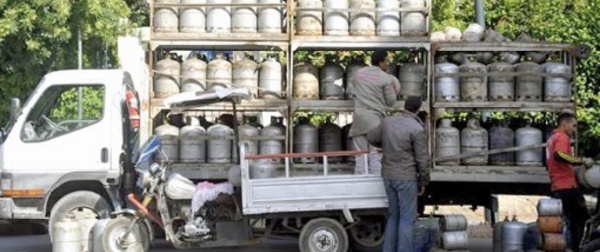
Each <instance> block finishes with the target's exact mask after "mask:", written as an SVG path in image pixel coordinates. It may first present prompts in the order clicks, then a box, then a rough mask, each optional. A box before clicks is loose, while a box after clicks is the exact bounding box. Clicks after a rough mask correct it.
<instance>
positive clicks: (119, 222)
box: [100, 216, 150, 252]
mask: <svg viewBox="0 0 600 252" xmlns="http://www.w3.org/2000/svg"><path fill="white" fill-rule="evenodd" d="M132 221H135V224H134V225H133V228H132V230H131V232H129V234H128V235H127V236H125V233H126V232H127V229H128V228H129V226H130V225H131V222H132ZM100 241H101V244H100V245H101V246H102V248H100V249H101V250H100V251H106V252H125V251H127V252H132V251H135V252H146V251H148V250H150V237H149V232H148V229H147V228H146V226H145V225H144V224H143V223H142V222H140V221H137V220H135V219H133V217H122V216H121V217H117V218H114V219H111V220H110V221H109V222H108V223H107V224H106V227H105V228H104V231H103V232H102V235H101V240H100Z"/></svg>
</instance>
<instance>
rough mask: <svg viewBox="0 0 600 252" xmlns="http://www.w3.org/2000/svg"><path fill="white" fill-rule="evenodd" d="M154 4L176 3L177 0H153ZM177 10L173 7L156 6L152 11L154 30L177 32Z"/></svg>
mask: <svg viewBox="0 0 600 252" xmlns="http://www.w3.org/2000/svg"><path fill="white" fill-rule="evenodd" d="M154 3H156V4H178V3H179V0H155V1H154ZM178 15H179V11H178V10H177V8H174V7H164V8H156V9H155V11H154V32H177V30H178V25H179V18H178Z"/></svg>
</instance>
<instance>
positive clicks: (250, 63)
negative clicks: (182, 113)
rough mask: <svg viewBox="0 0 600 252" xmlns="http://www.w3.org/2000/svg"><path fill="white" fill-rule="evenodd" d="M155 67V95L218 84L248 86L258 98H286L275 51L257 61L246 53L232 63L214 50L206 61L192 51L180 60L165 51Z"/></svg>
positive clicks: (162, 95) (169, 94)
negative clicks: (212, 56)
mask: <svg viewBox="0 0 600 252" xmlns="http://www.w3.org/2000/svg"><path fill="white" fill-rule="evenodd" d="M154 70H155V72H156V74H155V78H154V97H155V98H166V97H169V96H171V95H174V94H178V93H180V92H196V91H206V90H215V88H217V87H247V88H249V89H250V91H251V92H252V95H253V96H254V97H255V98H259V99H284V98H285V91H284V90H283V85H284V84H283V80H284V79H283V76H284V74H283V72H282V71H283V68H282V66H281V63H279V61H278V55H277V54H273V55H268V56H267V57H266V58H265V59H264V61H263V62H261V63H260V64H259V63H258V62H256V61H255V60H254V59H253V58H252V57H251V56H249V55H246V56H245V57H244V58H242V59H239V60H237V61H234V62H233V63H232V62H230V61H229V60H228V59H227V56H226V55H225V54H217V55H216V57H215V58H214V59H212V60H211V61H210V62H209V63H206V58H205V57H204V56H202V55H192V56H191V57H190V58H189V59H187V60H185V61H182V60H181V58H180V56H178V55H177V54H168V53H167V54H164V55H163V58H162V59H161V60H159V61H158V62H157V63H156V65H155V68H154Z"/></svg>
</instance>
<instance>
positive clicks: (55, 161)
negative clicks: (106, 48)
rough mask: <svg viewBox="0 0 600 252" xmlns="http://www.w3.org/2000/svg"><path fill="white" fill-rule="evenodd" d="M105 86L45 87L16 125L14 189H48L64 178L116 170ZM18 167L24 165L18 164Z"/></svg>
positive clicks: (103, 174)
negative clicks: (20, 122) (111, 147)
mask: <svg viewBox="0 0 600 252" xmlns="http://www.w3.org/2000/svg"><path fill="white" fill-rule="evenodd" d="M106 97H107V94H106V86H105V85H104V84H68V85H67V84H57V85H52V86H50V87H48V88H47V89H45V90H44V91H43V92H42V94H41V95H40V97H39V99H37V102H36V104H34V105H33V106H32V107H31V110H29V111H28V112H26V113H27V114H26V115H24V116H25V123H24V124H23V125H22V127H21V128H19V129H15V130H16V132H15V133H17V132H20V134H13V136H14V137H13V138H12V141H11V142H12V143H8V145H7V146H10V148H11V150H10V151H7V153H10V155H11V158H10V159H11V160H13V161H15V162H12V165H11V166H10V167H12V171H11V173H12V188H18V189H26V188H36V189H38V188H39V189H42V190H44V191H47V190H48V189H49V188H50V187H51V186H52V185H54V184H55V183H56V182H57V181H58V180H59V179H61V178H64V177H67V176H81V179H85V177H87V179H90V176H96V177H97V179H99V180H100V179H103V178H102V176H104V177H105V176H106V172H107V170H109V169H110V163H111V160H109V159H110V158H111V155H110V153H109V151H110V150H109V147H110V146H111V141H112V140H111V110H110V106H106V104H107V102H106V101H107V99H106ZM17 167H18V168H17ZM84 175H85V176H84ZM71 179H73V178H71Z"/></svg>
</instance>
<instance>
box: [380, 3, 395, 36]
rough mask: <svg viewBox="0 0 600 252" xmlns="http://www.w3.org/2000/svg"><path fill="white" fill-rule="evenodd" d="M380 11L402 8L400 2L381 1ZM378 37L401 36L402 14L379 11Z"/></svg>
mask: <svg viewBox="0 0 600 252" xmlns="http://www.w3.org/2000/svg"><path fill="white" fill-rule="evenodd" d="M377 5H378V6H377V8H378V9H397V8H399V7H400V2H399V1H398V0H379V1H378V3H377ZM377 35H378V36H400V12H398V11H392V10H390V11H385V10H383V11H377Z"/></svg>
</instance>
